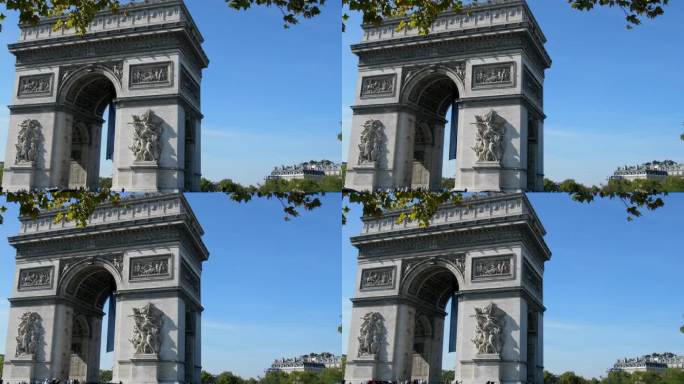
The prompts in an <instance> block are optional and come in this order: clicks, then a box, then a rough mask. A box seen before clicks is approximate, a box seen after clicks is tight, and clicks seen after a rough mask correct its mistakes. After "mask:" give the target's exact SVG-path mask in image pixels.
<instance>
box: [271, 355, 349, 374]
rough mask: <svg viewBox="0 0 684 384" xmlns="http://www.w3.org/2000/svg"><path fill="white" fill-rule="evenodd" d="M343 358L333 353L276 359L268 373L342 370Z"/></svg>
mask: <svg viewBox="0 0 684 384" xmlns="http://www.w3.org/2000/svg"><path fill="white" fill-rule="evenodd" d="M341 367H342V358H341V357H340V356H335V355H333V354H332V353H328V352H324V353H310V354H308V355H302V356H297V357H292V358H282V359H276V360H275V361H273V364H271V367H270V368H268V369H267V370H266V372H287V373H290V372H319V371H322V370H323V369H324V368H341Z"/></svg>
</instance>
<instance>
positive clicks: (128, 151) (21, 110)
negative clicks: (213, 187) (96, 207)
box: [2, 0, 209, 192]
mask: <svg viewBox="0 0 684 384" xmlns="http://www.w3.org/2000/svg"><path fill="white" fill-rule="evenodd" d="M125 9H126V10H127V11H126V12H123V10H122V11H121V12H119V13H117V14H113V13H111V12H101V13H98V14H97V15H96V16H95V19H94V20H93V22H92V24H91V25H90V26H89V27H88V30H87V33H85V35H84V36H79V35H76V33H75V31H74V30H73V29H59V30H53V28H52V24H53V23H54V22H55V20H54V19H44V20H41V21H39V22H38V24H37V25H21V26H20V28H21V30H20V36H19V41H18V42H16V43H14V44H10V45H9V50H10V52H11V53H12V54H14V56H16V80H15V86H14V93H13V100H12V105H10V106H9V109H10V119H9V130H8V136H7V146H6V151H5V171H4V175H3V180H2V185H3V188H4V189H5V190H8V191H17V190H29V189H44V188H58V189H67V188H72V189H73V188H81V187H83V188H88V189H91V190H93V189H96V188H97V187H98V182H99V176H100V175H99V169H100V153H101V151H102V150H104V149H102V148H100V143H101V140H102V137H103V135H105V136H106V137H107V148H106V151H107V153H106V155H107V156H106V157H107V158H108V159H112V161H113V178H112V189H113V190H121V189H125V190H127V191H131V192H177V191H198V190H199V183H200V178H201V159H200V151H201V142H200V138H201V129H200V123H201V120H202V113H201V106H200V84H201V78H202V70H203V69H204V68H206V67H207V65H208V63H209V60H208V59H207V56H206V54H205V53H204V51H203V49H202V42H203V38H202V35H201V34H200V32H199V30H198V29H197V26H196V25H195V23H194V21H193V19H192V17H191V16H190V13H189V12H188V9H187V8H186V7H185V5H184V3H183V1H182V0H154V1H152V0H145V1H141V2H137V3H136V2H134V3H131V4H130V5H128V6H126V7H125ZM107 107H109V115H108V116H103V115H104V111H105V110H106V109H107ZM105 118H106V119H107V121H108V127H103V126H102V125H103V122H104V119H105Z"/></svg>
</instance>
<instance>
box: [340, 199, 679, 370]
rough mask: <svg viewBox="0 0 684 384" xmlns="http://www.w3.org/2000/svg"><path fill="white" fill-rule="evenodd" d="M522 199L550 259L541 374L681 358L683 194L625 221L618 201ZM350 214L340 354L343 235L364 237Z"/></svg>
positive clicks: (350, 278)
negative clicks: (651, 356) (665, 355)
mask: <svg viewBox="0 0 684 384" xmlns="http://www.w3.org/2000/svg"><path fill="white" fill-rule="evenodd" d="M529 197H530V200H531V202H532V204H533V205H534V208H535V210H536V212H537V214H538V215H539V217H540V219H541V221H542V224H543V225H544V227H545V228H546V230H547V232H548V234H547V236H546V238H545V239H546V242H547V244H548V245H549V247H550V249H551V251H552V253H553V255H552V258H551V261H549V262H547V263H546V270H545V273H544V305H546V308H547V311H546V313H545V314H544V366H545V368H546V369H547V370H549V371H551V372H555V373H562V372H565V371H575V372H577V373H579V374H582V375H584V376H587V377H590V376H593V377H598V376H600V375H605V370H606V369H607V368H609V367H610V366H612V364H613V363H614V362H615V360H617V359H618V358H623V357H636V356H641V355H644V354H648V353H652V352H674V353H679V354H684V335H682V334H681V333H680V332H679V327H680V326H681V325H682V324H683V323H684V317H683V316H684V300H682V270H683V269H684V262H683V261H682V251H681V242H680V241H678V239H679V238H680V237H681V232H682V227H683V226H684V216H682V214H681V213H682V211H684V194H678V195H671V196H669V197H668V198H667V200H666V207H665V208H664V209H661V210H657V211H655V212H649V213H646V214H645V215H644V216H643V217H641V218H639V219H636V220H635V221H633V222H627V220H626V212H625V207H624V205H623V204H622V202H620V201H611V200H600V201H597V202H596V203H593V204H592V205H580V204H579V203H576V202H573V201H571V200H570V199H569V198H568V197H567V195H564V194H530V195H529ZM352 208H354V209H353V211H352V212H351V213H350V215H349V218H350V219H349V222H348V224H347V225H346V226H345V227H343V229H342V285H343V287H342V307H343V311H342V313H343V325H344V329H343V331H344V334H343V338H342V343H343V350H344V351H347V343H348V337H349V335H348V334H347V331H348V326H349V320H350V314H351V303H350V302H349V298H350V297H353V295H354V289H355V286H354V284H355V283H354V282H355V274H356V255H357V253H356V248H354V247H352V246H351V245H350V244H349V237H350V236H353V235H356V234H359V233H360V231H361V222H360V220H359V219H357V217H358V215H359V212H360V211H359V209H358V207H356V206H352ZM447 308H448V307H447ZM445 323H446V324H449V319H447V320H446V322H445ZM446 340H448V339H447V338H446V337H445V344H447V343H446ZM445 346H446V345H445ZM455 361H456V356H455V353H451V354H445V355H444V361H443V367H444V368H445V369H453V367H454V366H455Z"/></svg>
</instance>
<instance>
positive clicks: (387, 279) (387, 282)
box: [361, 267, 397, 290]
mask: <svg viewBox="0 0 684 384" xmlns="http://www.w3.org/2000/svg"><path fill="white" fill-rule="evenodd" d="M396 270H397V268H396V267H382V268H371V269H364V270H363V271H362V272H361V290H371V289H386V288H394V281H395V280H394V275H395V272H396Z"/></svg>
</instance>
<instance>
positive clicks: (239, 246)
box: [0, 194, 341, 377]
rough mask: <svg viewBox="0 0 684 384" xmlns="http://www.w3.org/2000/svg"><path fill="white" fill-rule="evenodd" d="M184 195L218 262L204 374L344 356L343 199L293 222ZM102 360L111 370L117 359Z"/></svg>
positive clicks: (8, 258)
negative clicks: (320, 355) (314, 355)
mask: <svg viewBox="0 0 684 384" xmlns="http://www.w3.org/2000/svg"><path fill="white" fill-rule="evenodd" d="M186 196H187V198H188V200H189V202H190V205H191V206H192V208H193V210H194V212H195V214H196V215H197V218H198V220H199V221H200V223H201V225H202V226H203V228H204V230H205V232H206V234H205V236H204V242H205V244H206V245H207V248H208V249H209V251H210V253H211V254H210V256H209V260H208V261H207V262H205V263H204V271H203V274H202V304H203V306H204V308H205V310H204V313H203V315H202V363H203V367H204V369H205V370H208V371H209V372H213V373H219V372H221V371H224V370H228V371H233V372H234V373H236V374H239V375H241V376H243V377H256V376H258V375H261V376H263V370H264V369H265V368H267V367H269V366H270V364H271V363H272V362H273V360H274V359H276V358H282V357H293V356H298V355H302V354H305V353H310V352H332V353H335V354H339V353H341V339H340V334H339V333H338V332H337V326H338V325H339V323H340V315H341V312H340V304H339V303H340V295H341V293H340V289H341V288H340V287H341V281H340V278H341V277H340V252H341V250H340V246H341V242H340V226H341V224H340V197H339V194H337V195H336V194H329V195H327V196H326V197H325V198H324V199H325V200H324V204H323V207H322V208H319V209H316V210H314V211H312V212H307V213H306V214H304V215H302V216H301V217H299V218H296V219H294V220H292V221H290V222H285V221H284V220H283V215H282V214H281V213H282V207H281V205H280V203H279V202H278V201H268V200H261V199H257V200H254V201H252V202H250V203H249V204H237V203H234V202H232V201H229V200H228V199H227V198H226V197H225V195H222V194H186ZM9 208H10V210H9V212H7V213H6V214H5V223H4V224H2V225H0V353H3V351H4V349H5V338H6V336H7V320H8V302H7V300H6V298H7V297H8V295H9V294H10V292H11V285H12V283H11V282H12V281H13V278H14V256H15V252H14V249H13V248H12V247H10V246H9V245H8V244H7V240H6V239H7V236H10V235H14V234H16V232H17V231H18V228H19V227H18V220H17V219H16V215H17V208H16V207H15V206H14V204H12V205H10V206H9ZM104 324H106V320H105V322H104ZM103 339H104V338H103ZM102 344H105V343H104V341H103V343H102ZM102 360H103V364H102V368H105V369H111V361H112V353H109V354H107V355H106V356H103V359H102Z"/></svg>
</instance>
